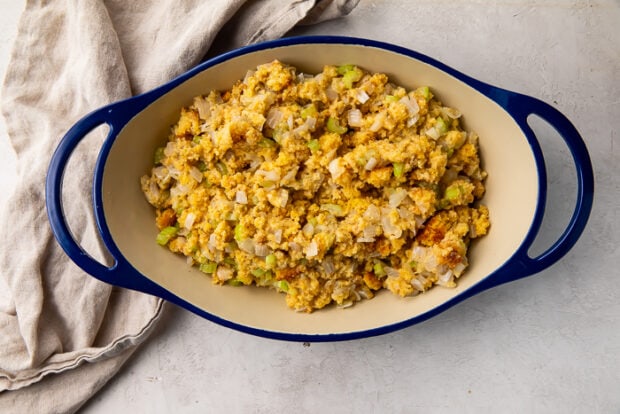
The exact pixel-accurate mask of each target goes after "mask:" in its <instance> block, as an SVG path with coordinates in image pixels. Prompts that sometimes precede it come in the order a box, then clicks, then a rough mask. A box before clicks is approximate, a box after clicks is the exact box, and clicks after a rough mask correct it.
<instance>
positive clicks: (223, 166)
mask: <svg viewBox="0 0 620 414" xmlns="http://www.w3.org/2000/svg"><path fill="white" fill-rule="evenodd" d="M215 168H216V169H217V170H218V171H219V172H220V174H222V175H227V174H228V167H227V166H226V164H224V163H223V162H222V161H218V162H216V163H215Z"/></svg>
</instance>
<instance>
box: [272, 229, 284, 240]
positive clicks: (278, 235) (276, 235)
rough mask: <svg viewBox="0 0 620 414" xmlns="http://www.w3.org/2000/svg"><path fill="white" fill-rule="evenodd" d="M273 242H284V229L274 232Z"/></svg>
mask: <svg viewBox="0 0 620 414" xmlns="http://www.w3.org/2000/svg"><path fill="white" fill-rule="evenodd" d="M273 240H274V241H275V242H276V243H281V242H282V229H277V230H276V231H274V232H273Z"/></svg>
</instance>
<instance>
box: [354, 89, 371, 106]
mask: <svg viewBox="0 0 620 414" xmlns="http://www.w3.org/2000/svg"><path fill="white" fill-rule="evenodd" d="M356 98H357V101H358V102H359V103H361V104H363V103H366V102H367V101H368V100H369V99H370V96H368V94H367V93H366V91H365V90H363V89H358V91H357V94H356Z"/></svg>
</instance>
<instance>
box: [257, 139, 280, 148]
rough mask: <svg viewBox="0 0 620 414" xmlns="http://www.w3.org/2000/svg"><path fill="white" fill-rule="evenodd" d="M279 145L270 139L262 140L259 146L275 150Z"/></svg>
mask: <svg viewBox="0 0 620 414" xmlns="http://www.w3.org/2000/svg"><path fill="white" fill-rule="evenodd" d="M277 145H278V144H277V142H275V141H273V140H271V139H269V138H262V139H261V140H260V141H258V146H259V147H262V148H273V147H276V146H277Z"/></svg>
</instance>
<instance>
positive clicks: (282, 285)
mask: <svg viewBox="0 0 620 414" xmlns="http://www.w3.org/2000/svg"><path fill="white" fill-rule="evenodd" d="M276 288H277V289H278V290H279V291H281V292H288V282H287V281H286V280H279V281H278V282H276Z"/></svg>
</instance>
